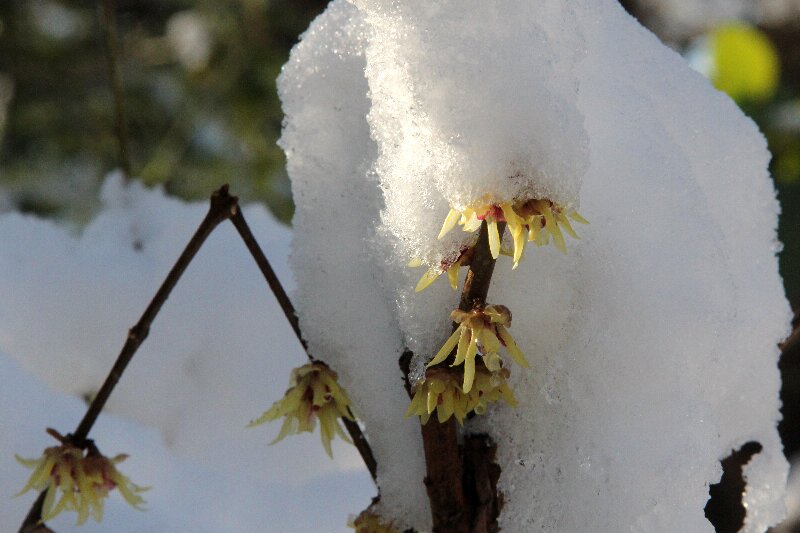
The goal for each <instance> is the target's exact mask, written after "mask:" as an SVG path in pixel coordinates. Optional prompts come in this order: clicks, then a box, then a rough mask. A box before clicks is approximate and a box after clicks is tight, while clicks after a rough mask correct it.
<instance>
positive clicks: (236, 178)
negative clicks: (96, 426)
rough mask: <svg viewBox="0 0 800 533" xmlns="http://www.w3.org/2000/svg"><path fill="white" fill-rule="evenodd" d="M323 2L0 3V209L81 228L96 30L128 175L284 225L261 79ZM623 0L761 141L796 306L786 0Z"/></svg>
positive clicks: (100, 145)
mask: <svg viewBox="0 0 800 533" xmlns="http://www.w3.org/2000/svg"><path fill="white" fill-rule="evenodd" d="M326 3H327V2H326V1H325V0H115V1H114V2H112V0H100V2H98V1H96V0H71V1H68V0H24V1H22V0H17V1H10V2H9V1H5V2H0V212H3V211H8V210H19V211H24V212H32V213H36V214H38V215H40V216H44V217H52V218H57V219H65V220H69V221H70V222H72V223H76V224H81V223H84V222H86V221H88V220H90V219H91V217H92V216H93V214H94V213H95V212H96V210H97V209H98V203H97V194H96V193H97V191H98V189H99V186H100V183H101V181H102V179H103V177H104V176H105V175H106V174H107V173H108V172H109V171H111V170H112V169H115V168H117V167H119V166H120V164H121V163H120V162H121V158H120V155H119V148H118V141H117V135H116V125H117V123H118V120H119V119H118V118H117V115H116V110H115V105H114V103H115V101H114V97H113V94H114V93H113V90H112V88H111V87H112V84H111V83H110V82H109V79H110V77H111V76H110V75H109V73H110V68H109V62H108V54H107V50H108V47H107V44H108V43H109V42H113V41H109V32H108V31H107V30H108V29H109V28H111V29H112V30H113V33H116V34H117V35H116V38H117V41H118V47H117V54H116V64H117V70H118V74H119V80H120V81H121V87H122V88H123V92H124V98H125V105H124V108H125V117H126V118H125V121H126V122H127V127H126V128H125V129H126V130H127V137H128V143H127V144H128V159H129V164H130V170H131V172H130V173H131V175H132V176H135V179H139V180H141V181H143V182H144V183H145V184H147V185H155V184H163V186H164V187H165V189H166V190H167V191H168V193H170V194H172V195H175V196H178V197H181V198H185V199H197V198H205V197H207V196H208V195H209V193H210V191H212V190H213V189H214V188H216V187H217V186H219V184H221V183H223V182H228V183H230V184H231V186H232V189H233V191H235V193H236V194H238V195H239V196H240V197H242V198H243V199H244V200H245V201H258V202H262V203H265V204H266V205H267V206H269V208H270V209H271V210H272V211H273V213H274V214H275V215H276V216H277V217H278V218H279V219H281V220H283V221H284V222H287V223H288V222H289V221H290V220H291V215H292V210H293V207H292V199H291V192H290V187H289V182H288V178H287V176H286V174H285V170H284V159H283V154H282V152H281V150H280V149H279V148H278V147H277V146H276V144H275V142H276V140H277V138H278V136H279V134H280V127H281V119H282V113H281V110H280V104H279V101H278V98H277V94H276V89H275V78H276V77H277V75H278V73H279V71H280V68H281V65H282V64H283V63H284V62H286V60H287V58H288V54H289V49H290V48H291V46H292V45H293V44H294V43H295V42H296V41H297V39H298V36H299V35H300V33H301V32H302V31H303V30H304V29H305V28H306V27H307V26H308V23H309V22H310V20H311V19H312V18H313V17H315V16H316V15H317V14H319V13H320V12H321V11H322V10H323V9H324V7H325V4H326ZM622 4H623V6H624V7H625V9H627V10H628V11H629V12H630V13H631V14H632V15H633V16H635V17H636V18H637V19H638V20H639V21H640V22H641V23H642V24H644V25H645V26H646V27H648V28H649V29H650V30H652V31H653V32H654V33H655V34H656V35H658V37H659V38H660V39H661V40H662V41H663V42H665V43H666V44H667V45H668V46H670V47H672V48H673V49H675V50H676V51H677V52H678V53H680V54H681V55H683V56H684V57H685V58H686V59H687V61H689V63H690V64H691V65H692V66H693V67H694V68H695V69H697V70H698V71H700V72H702V73H703V74H705V75H706V76H707V77H709V79H710V80H711V81H712V83H714V85H715V86H716V87H717V88H719V89H720V90H723V91H725V92H727V93H728V94H729V95H730V96H731V97H732V98H733V99H734V100H735V101H736V102H737V103H738V104H739V105H740V107H741V108H742V109H743V110H744V112H745V113H747V114H748V115H749V116H750V117H751V118H752V119H753V120H754V121H755V122H756V123H757V124H758V126H759V127H760V129H761V131H762V132H763V133H764V135H765V136H766V137H767V140H768V142H769V147H770V150H771V152H772V154H773V159H772V163H771V167H770V170H771V173H772V176H773V179H774V181H775V186H776V189H777V191H778V196H779V199H780V202H781V204H782V206H783V214H782V216H781V220H780V228H779V235H780V239H781V241H782V242H783V244H784V247H783V251H782V252H781V256H780V267H781V272H782V275H783V279H784V282H785V286H786V292H787V296H788V298H789V300H790V302H791V305H792V308H793V309H794V310H795V312H796V313H797V311H798V310H800V0H623V1H622ZM104 6H105V9H104ZM109 7H112V8H113V9H112V10H111V11H109V10H108V8H109ZM110 12H113V14H114V16H115V20H114V21H112V25H111V26H109V25H108V21H109V18H108V15H109V13H110ZM742 246H747V243H742ZM753 312H754V313H757V312H758V309H754V310H753ZM795 337H796V336H795ZM798 345H800V342H798V341H797V339H796V338H795V340H794V342H789V343H787V346H786V347H785V351H784V357H783V359H782V361H781V370H782V373H783V377H784V386H783V392H782V399H783V401H784V421H783V423H782V424H781V428H780V429H781V434H782V437H783V439H784V445H785V452H786V455H787V457H789V458H790V459H791V458H792V457H793V456H796V454H797V453H798V451H800V348H798ZM748 458H749V457H748ZM746 460H747V459H742V461H744V462H746ZM732 468H734V467H732ZM734 470H735V468H734ZM726 472H727V469H726ZM798 498H800V492H799V493H798ZM798 507H800V503H798ZM734 522H736V520H734ZM739 524H741V522H739ZM726 527H728V529H729V530H731V531H735V530H736V529H738V527H737V528H736V529H733V528H734V527H735V526H725V525H724V524H723V525H718V526H717V529H718V530H719V531H725V530H726V529H725V528H726ZM794 527H795V526H791V525H787V528H786V529H784V531H791V530H793V529H792V528H794ZM794 530H796V531H800V528H796V529H794Z"/></svg>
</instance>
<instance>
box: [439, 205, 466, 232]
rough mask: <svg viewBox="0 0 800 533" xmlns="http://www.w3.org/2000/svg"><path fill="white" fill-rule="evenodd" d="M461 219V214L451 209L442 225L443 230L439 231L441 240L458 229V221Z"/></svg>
mask: <svg viewBox="0 0 800 533" xmlns="http://www.w3.org/2000/svg"><path fill="white" fill-rule="evenodd" d="M460 217H461V213H460V212H458V211H456V210H455V209H451V210H450V212H449V213H447V217H445V219H444V224H442V229H441V231H439V237H438V238H439V239H441V238H442V237H444V236H445V235H447V233H448V232H449V231H450V230H451V229H453V228H454V227H456V224H457V223H458V219H459V218H460Z"/></svg>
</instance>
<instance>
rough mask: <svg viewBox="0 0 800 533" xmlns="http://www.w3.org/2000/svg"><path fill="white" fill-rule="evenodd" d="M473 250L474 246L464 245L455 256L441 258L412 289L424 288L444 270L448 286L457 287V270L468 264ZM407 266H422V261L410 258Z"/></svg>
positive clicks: (418, 290) (420, 289) (417, 290)
mask: <svg viewBox="0 0 800 533" xmlns="http://www.w3.org/2000/svg"><path fill="white" fill-rule="evenodd" d="M474 250H475V248H474V246H464V247H463V248H461V250H460V251H459V253H458V256H457V257H455V258H446V259H443V260H442V261H441V263H440V264H439V265H438V266H435V267H431V268H429V269H428V270H427V271H426V272H425V273H424V274H423V275H422V277H421V278H420V279H419V282H418V283H417V286H416V288H415V289H414V290H415V291H416V292H420V291H423V290H425V289H426V288H427V287H428V286H429V285H430V284H431V283H433V282H434V281H436V279H437V278H438V277H439V276H441V275H442V274H444V273H445V272H447V278H448V280H449V281H450V286H451V287H452V288H453V290H455V289H457V288H458V271H459V269H460V268H461V267H462V266H468V265H469V264H470V262H471V261H472V256H473V253H474ZM408 266H410V267H414V268H416V267H419V266H422V261H421V260H419V259H412V260H411V261H410V262H409V263H408Z"/></svg>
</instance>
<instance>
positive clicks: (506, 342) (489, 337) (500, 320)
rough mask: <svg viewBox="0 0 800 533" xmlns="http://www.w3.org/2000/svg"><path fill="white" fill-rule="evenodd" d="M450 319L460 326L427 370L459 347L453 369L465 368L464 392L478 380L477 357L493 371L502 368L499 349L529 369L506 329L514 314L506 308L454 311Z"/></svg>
mask: <svg viewBox="0 0 800 533" xmlns="http://www.w3.org/2000/svg"><path fill="white" fill-rule="evenodd" d="M450 317H451V318H452V319H453V321H454V322H455V323H456V324H458V325H459V326H458V327H457V328H456V330H455V331H454V332H453V334H452V335H450V338H449V339H447V341H446V342H445V343H444V346H442V348H441V349H440V350H439V352H438V353H437V354H436V355H435V356H434V357H433V359H431V361H430V362H429V363H428V366H427V368H430V367H431V366H433V365H437V364H439V363H441V362H443V361H444V360H445V359H447V357H448V356H449V355H450V353H451V352H452V351H453V349H454V348H456V346H457V347H458V349H457V350H456V356H455V361H453V364H452V365H451V366H457V365H460V364H463V365H464V385H463V391H464V392H465V393H468V392H469V391H470V389H472V383H473V381H474V379H475V357H476V356H477V355H479V354H480V355H481V358H482V359H483V363H484V365H486V368H487V369H488V370H489V371H491V372H497V371H499V370H500V369H501V368H502V359H501V358H500V354H499V351H500V347H501V346H503V347H505V349H506V351H507V352H508V353H509V354H510V355H511V357H512V358H513V359H514V361H516V363H517V364H518V365H520V366H523V367H526V368H527V367H528V361H527V360H526V359H525V356H524V355H523V353H522V351H521V350H520V349H519V347H518V346H517V343H516V342H514V339H513V338H512V337H511V334H510V333H509V332H508V330H507V329H506V327H509V326H511V311H509V309H508V307H506V306H504V305H487V306H486V307H480V306H477V307H475V308H473V309H472V311H461V310H460V309H456V310H454V311H453V312H452V313H450Z"/></svg>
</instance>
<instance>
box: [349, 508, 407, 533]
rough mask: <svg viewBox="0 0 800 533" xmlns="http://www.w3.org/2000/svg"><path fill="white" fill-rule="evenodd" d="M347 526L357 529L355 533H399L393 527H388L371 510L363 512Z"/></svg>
mask: <svg viewBox="0 0 800 533" xmlns="http://www.w3.org/2000/svg"><path fill="white" fill-rule="evenodd" d="M347 525H348V526H350V527H351V528H353V529H355V533H399V532H398V531H397V530H396V529H395V528H394V527H392V526H391V525H386V523H384V522H383V521H382V519H381V517H380V516H378V515H377V514H375V513H374V512H372V511H371V510H370V509H367V510H366V511H362V512H361V514H360V515H358V516H357V517H356V518H353V519H351V520H350V521H349V523H348V524H347Z"/></svg>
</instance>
